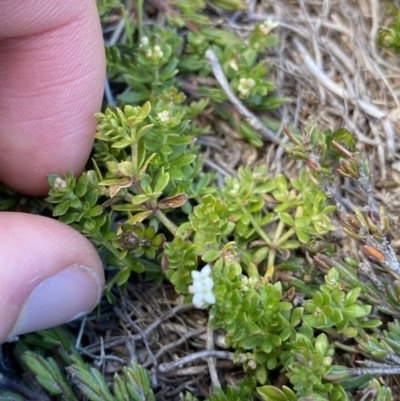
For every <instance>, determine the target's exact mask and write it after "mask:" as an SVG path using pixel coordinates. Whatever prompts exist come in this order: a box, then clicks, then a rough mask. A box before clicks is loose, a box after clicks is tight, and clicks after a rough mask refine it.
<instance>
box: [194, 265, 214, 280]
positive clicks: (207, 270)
mask: <svg viewBox="0 0 400 401" xmlns="http://www.w3.org/2000/svg"><path fill="white" fill-rule="evenodd" d="M210 274H211V266H210V265H205V266H204V267H203V268H202V269H201V271H199V272H198V271H197V270H192V278H193V281H195V280H204V279H205V278H206V277H210Z"/></svg>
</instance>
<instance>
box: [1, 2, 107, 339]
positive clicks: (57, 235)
mask: <svg viewBox="0 0 400 401" xmlns="http://www.w3.org/2000/svg"><path fill="white" fill-rule="evenodd" d="M0 9H1V12H0V110H1V122H0V181H1V182H4V183H5V184H6V185H8V186H9V187H11V188H13V189H15V190H17V191H19V192H22V193H25V194H29V195H36V196H44V195H46V194H47V192H48V190H49V187H48V185H47V182H46V176H47V174H49V173H58V174H64V173H65V172H67V171H68V170H72V171H73V172H74V173H75V174H79V173H80V172H81V171H82V169H83V168H84V166H85V163H86V161H87V159H88V156H89V153H90V151H91V149H92V145H93V138H94V132H95V126H96V121H95V119H94V116H93V115H94V113H96V112H98V111H99V109H100V106H101V100H102V94H103V85H104V79H105V59H104V48H103V41H102V33H101V27H100V22H99V20H98V14H97V10H96V4H95V1H94V0H68V1H62V0H51V1H50V0H0ZM0 244H1V246H0V343H1V342H4V341H5V340H7V339H8V338H9V337H10V336H12V335H15V334H17V335H18V334H20V333H18V330H17V331H15V330H16V329H15V327H16V325H17V323H18V322H19V321H20V319H21V311H22V310H23V308H24V307H25V306H24V305H26V304H27V300H28V299H29V297H30V296H31V294H32V293H33V291H34V290H35V288H37V286H38V284H40V283H42V282H44V281H45V280H46V279H49V278H50V277H52V276H55V275H56V274H57V273H60V272H62V271H64V270H65V269H66V268H67V267H68V266H75V265H82V266H85V269H86V270H85V272H86V273H88V275H89V276H91V278H92V279H93V280H94V281H93V283H94V282H96V283H97V284H96V285H97V286H96V285H94V286H92V287H91V290H93V291H92V292H93V294H94V295H93V297H92V298H93V299H92V300H86V301H87V302H88V305H89V306H88V305H86V306H85V307H84V308H83V309H85V310H86V309H88V308H89V309H91V308H92V307H94V306H95V304H96V302H98V298H99V296H100V292H101V288H102V286H103V285H104V273H103V267H102V265H101V262H100V259H99V257H98V254H97V252H96V250H95V249H94V247H93V246H92V245H91V244H90V242H89V241H88V240H87V239H86V238H84V237H83V236H81V235H80V234H79V233H77V232H76V231H74V230H73V229H71V228H69V227H67V226H65V225H63V224H61V223H59V222H57V221H55V220H52V219H48V218H44V217H40V216H32V215H27V214H22V213H4V212H3V213H0ZM88 280H89V281H90V279H88ZM77 284H78V285H77V288H79V283H77ZM71 287H72V288H74V287H75V286H74V285H71ZM91 290H88V293H91V292H90V291H91ZM60 297H61V299H58V300H55V301H54V302H56V301H57V302H58V304H59V305H61V306H62V307H63V308H68V304H69V303H71V302H72V301H73V300H71V299H70V297H68V296H65V297H64V296H63V295H60ZM75 298H79V296H78V297H75ZM46 302H47V301H46ZM48 302H50V303H51V302H52V300H48ZM77 302H79V301H77ZM78 306H79V305H78ZM78 306H77V305H75V306H74V308H75V307H78ZM51 308H52V307H50V309H51ZM53 309H55V310H54V313H53V312H51V313H49V316H46V317H45V318H43V322H41V323H40V324H39V326H38V327H36V328H35V329H40V328H45V327H41V326H48V325H52V324H54V322H55V321H56V320H57V319H55V317H52V316H53V315H54V314H56V312H57V308H53ZM78 309H79V308H78ZM78 309H77V310H76V311H75V312H78ZM52 313H53V315H52ZM67 315H68V313H66V316H67ZM74 316H75V315H74ZM41 318H42V317H40V319H41ZM70 318H71V316H70V317H68V319H67V320H70ZM40 319H39V320H40ZM46 319H47V320H46ZM46 322H47V323H46ZM56 323H57V324H58V323H60V322H58V321H57V322H56Z"/></svg>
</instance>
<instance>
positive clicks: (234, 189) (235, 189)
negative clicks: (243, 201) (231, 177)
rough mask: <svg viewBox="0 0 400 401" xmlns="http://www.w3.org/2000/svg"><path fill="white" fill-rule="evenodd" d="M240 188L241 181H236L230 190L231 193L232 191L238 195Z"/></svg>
mask: <svg viewBox="0 0 400 401" xmlns="http://www.w3.org/2000/svg"><path fill="white" fill-rule="evenodd" d="M239 189H240V185H239V183H238V182H235V183H234V184H233V187H232V189H231V190H230V191H229V193H231V194H232V195H236V194H237V193H238V192H239Z"/></svg>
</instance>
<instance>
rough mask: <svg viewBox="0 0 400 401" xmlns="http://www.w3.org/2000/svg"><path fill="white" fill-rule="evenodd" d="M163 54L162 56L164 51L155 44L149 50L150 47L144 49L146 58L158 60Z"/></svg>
mask: <svg viewBox="0 0 400 401" xmlns="http://www.w3.org/2000/svg"><path fill="white" fill-rule="evenodd" d="M163 56H164V52H163V51H162V50H161V47H160V46H158V45H155V46H154V47H153V50H151V49H148V50H146V57H147V58H153V59H156V60H159V59H161V58H163Z"/></svg>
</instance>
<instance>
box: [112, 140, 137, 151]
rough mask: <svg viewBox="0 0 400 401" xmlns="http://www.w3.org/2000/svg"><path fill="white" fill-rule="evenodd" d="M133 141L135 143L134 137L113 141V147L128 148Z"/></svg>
mask: <svg viewBox="0 0 400 401" xmlns="http://www.w3.org/2000/svg"><path fill="white" fill-rule="evenodd" d="M132 143H133V140H132V139H123V140H122V141H118V142H115V143H113V144H112V145H111V147H112V148H115V149H124V148H127V147H128V146H131V144H132Z"/></svg>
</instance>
